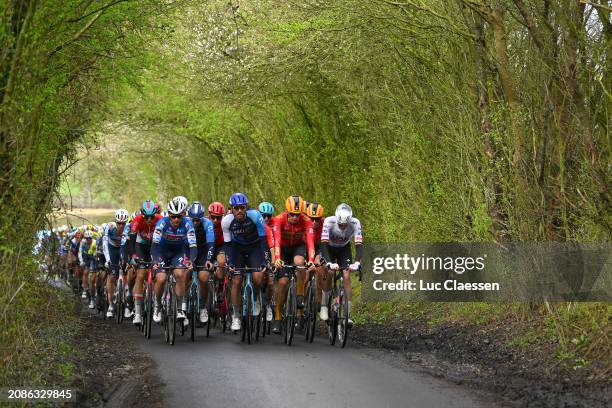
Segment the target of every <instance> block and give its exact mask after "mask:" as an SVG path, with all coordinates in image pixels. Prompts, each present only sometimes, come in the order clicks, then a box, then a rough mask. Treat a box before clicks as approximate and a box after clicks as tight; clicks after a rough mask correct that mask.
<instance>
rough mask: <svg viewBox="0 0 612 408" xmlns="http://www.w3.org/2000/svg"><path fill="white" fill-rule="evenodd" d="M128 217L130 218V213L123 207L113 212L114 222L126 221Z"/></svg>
mask: <svg viewBox="0 0 612 408" xmlns="http://www.w3.org/2000/svg"><path fill="white" fill-rule="evenodd" d="M128 218H130V214H129V213H128V212H127V210H126V209H124V208H120V209H118V210H117V212H116V213H115V222H127V220H128Z"/></svg>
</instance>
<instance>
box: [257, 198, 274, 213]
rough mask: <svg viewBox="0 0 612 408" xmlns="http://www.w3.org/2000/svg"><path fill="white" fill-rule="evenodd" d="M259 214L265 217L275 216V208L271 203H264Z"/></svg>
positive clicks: (260, 205)
mask: <svg viewBox="0 0 612 408" xmlns="http://www.w3.org/2000/svg"><path fill="white" fill-rule="evenodd" d="M259 212H260V213H262V214H265V215H270V216H272V215H274V206H273V205H272V203H269V202H267V201H264V202H263V203H261V204H259Z"/></svg>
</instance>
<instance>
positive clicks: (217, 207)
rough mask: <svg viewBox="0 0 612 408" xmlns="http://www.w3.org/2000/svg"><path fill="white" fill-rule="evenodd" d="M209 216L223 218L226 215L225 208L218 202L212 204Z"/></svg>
mask: <svg viewBox="0 0 612 408" xmlns="http://www.w3.org/2000/svg"><path fill="white" fill-rule="evenodd" d="M208 214H210V215H217V216H221V217H222V216H224V215H225V207H224V206H223V204H221V203H220V202H218V201H215V202H212V203H210V205H209V206H208Z"/></svg>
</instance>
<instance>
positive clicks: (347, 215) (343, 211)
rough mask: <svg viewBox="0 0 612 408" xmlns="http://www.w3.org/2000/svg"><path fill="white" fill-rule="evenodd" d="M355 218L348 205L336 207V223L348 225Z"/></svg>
mask: <svg viewBox="0 0 612 408" xmlns="http://www.w3.org/2000/svg"><path fill="white" fill-rule="evenodd" d="M351 218H353V210H351V207H349V205H348V204H345V203H342V204H340V205H339V206H338V207H336V221H337V222H338V224H342V225H344V224H348V223H349V222H351Z"/></svg>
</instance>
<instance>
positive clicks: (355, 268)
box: [349, 261, 361, 271]
mask: <svg viewBox="0 0 612 408" xmlns="http://www.w3.org/2000/svg"><path fill="white" fill-rule="evenodd" d="M359 265H361V263H360V262H359V261H357V262H354V263H352V264H350V265H349V269H350V270H351V271H356V270H358V269H359Z"/></svg>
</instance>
